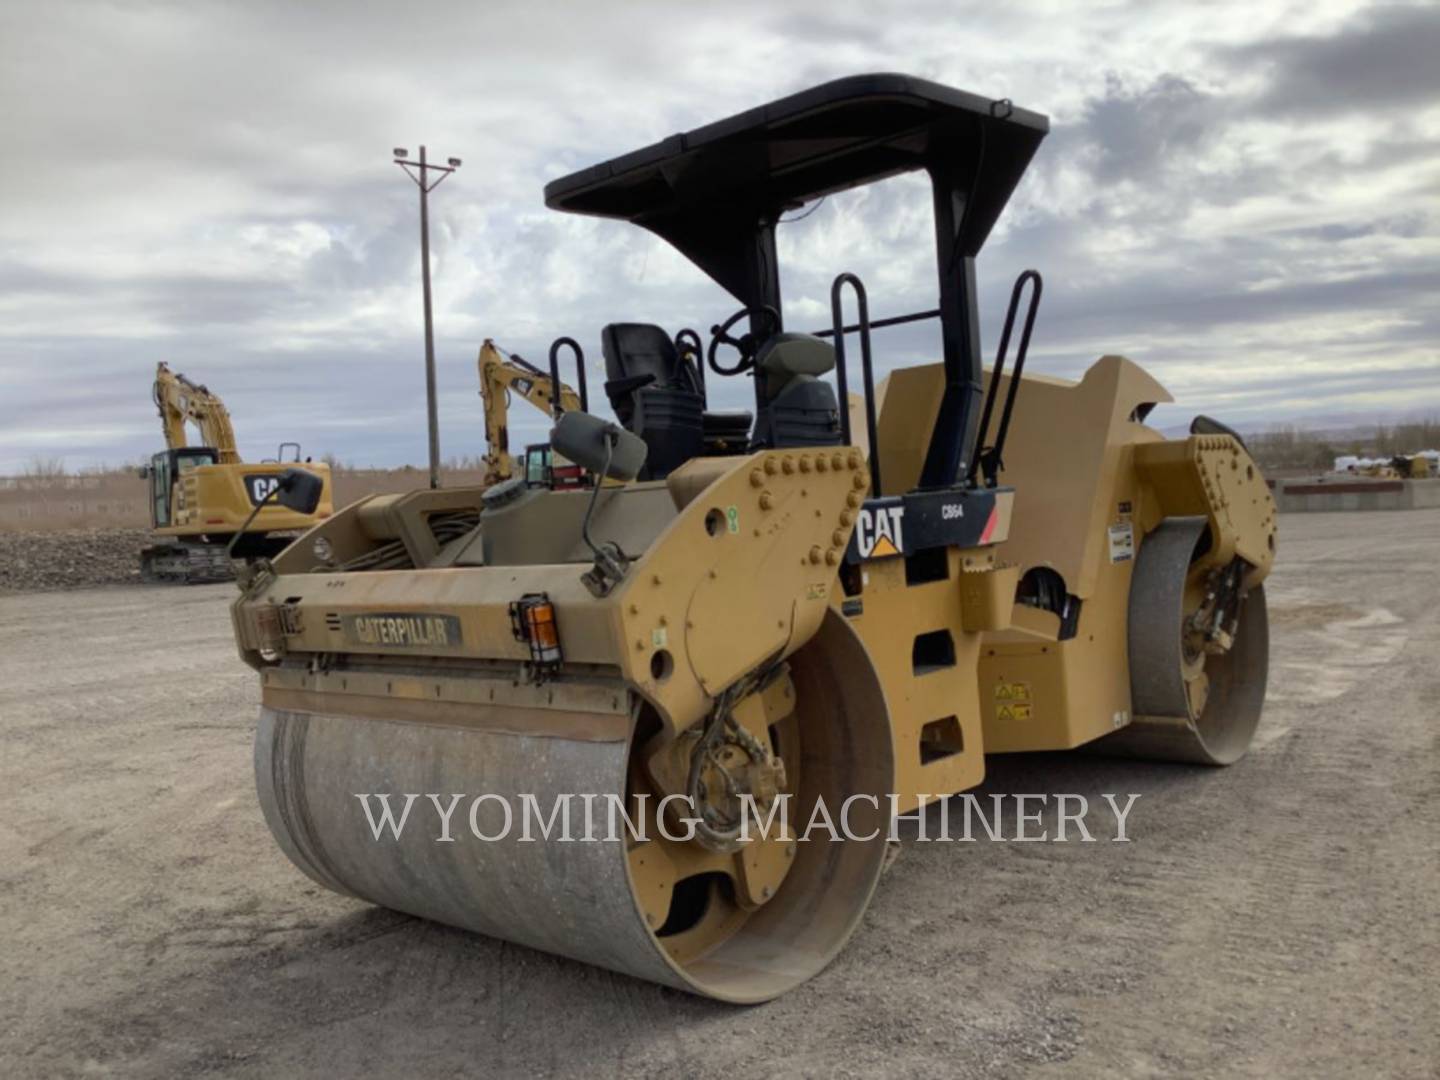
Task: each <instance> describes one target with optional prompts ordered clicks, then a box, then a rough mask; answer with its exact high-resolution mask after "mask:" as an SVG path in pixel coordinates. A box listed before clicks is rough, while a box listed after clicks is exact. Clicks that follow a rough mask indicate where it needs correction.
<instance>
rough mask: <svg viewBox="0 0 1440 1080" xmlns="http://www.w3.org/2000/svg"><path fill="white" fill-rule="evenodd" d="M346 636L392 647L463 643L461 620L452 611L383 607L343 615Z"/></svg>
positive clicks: (355, 642)
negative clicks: (437, 611)
mask: <svg viewBox="0 0 1440 1080" xmlns="http://www.w3.org/2000/svg"><path fill="white" fill-rule="evenodd" d="M342 625H343V627H344V630H345V640H346V641H348V642H349V643H350V644H351V645H372V646H373V645H379V646H382V647H385V648H394V649H436V648H440V649H449V648H455V647H456V646H459V645H463V644H464V637H463V635H462V634H461V631H460V620H459V619H457V618H456V617H455V616H454V615H431V614H429V613H426V612H406V611H385V612H371V613H367V614H365V615H346V616H345V617H344V619H343V620H342Z"/></svg>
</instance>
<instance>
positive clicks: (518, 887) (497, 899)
mask: <svg viewBox="0 0 1440 1080" xmlns="http://www.w3.org/2000/svg"><path fill="white" fill-rule="evenodd" d="M790 673H791V677H792V679H793V683H794V688H795V697H796V707H795V717H796V730H797V731H798V738H799V743H800V746H799V748H798V753H796V754H795V756H796V757H797V758H798V761H797V762H796V764H797V765H798V767H797V768H796V770H795V772H796V774H797V776H798V781H797V786H798V790H797V791H796V792H795V796H794V803H793V809H792V814H791V820H792V822H800V823H801V825H802V827H803V824H804V822H806V821H808V820H809V814H810V809H811V808H812V807H813V805H814V802H815V800H816V799H819V798H823V799H824V800H825V801H826V803H827V805H828V806H829V807H830V809H831V810H832V813H833V812H834V811H835V809H836V808H838V807H840V805H841V804H842V803H843V802H844V800H845V799H846V798H847V797H849V796H851V795H855V794H865V795H873V796H875V797H876V799H877V800H878V803H879V806H880V807H881V808H884V807H886V805H887V804H886V802H885V795H886V793H887V792H888V791H889V790H890V787H891V784H892V778H893V771H894V769H893V762H892V759H891V751H890V736H889V731H888V726H887V724H888V721H887V714H886V709H885V701H884V697H883V694H882V692H881V689H880V685H879V681H878V677H877V676H876V675H875V672H874V669H873V667H872V666H871V663H870V660H869V657H868V655H867V654H866V652H865V649H864V646H863V645H862V644H861V643H860V641H859V639H858V638H857V637H856V635H855V634H854V632H853V631H852V630H851V629H850V627H849V626H848V625H846V624H845V622H844V620H842V619H840V618H838V617H837V616H835V615H834V614H833V613H832V614H831V615H830V616H828V617H827V619H826V621H825V623H824V625H823V626H822V628H821V630H820V632H819V634H817V635H816V637H815V638H814V639H813V640H812V641H811V642H810V643H809V644H808V645H807V646H806V647H805V648H804V649H802V650H801V651H800V652H799V653H797V654H796V655H795V656H793V657H792V658H791V659H790ZM522 711H523V710H522ZM515 719H516V723H515V725H514V726H513V729H512V730H510V731H499V730H491V729H485V730H481V729H478V728H459V727H443V726H431V725H428V724H421V723H416V722H413V721H398V720H379V719H371V718H361V717H357V716H347V715H337V714H330V713H298V712H287V711H278V710H274V709H271V708H268V707H267V708H262V710H261V715H260V723H259V728H258V730H257V732H256V740H255V771H256V784H257V788H258V792H259V797H260V804H261V807H262V809H263V811H264V814H265V820H266V822H267V824H268V825H269V826H270V830H271V832H272V833H273V834H274V836H275V838H276V840H277V841H278V843H279V845H280V847H281V848H282V849H283V850H284V852H285V854H286V855H287V856H288V857H289V858H290V860H291V861H292V862H294V863H295V865H296V866H298V867H299V868H300V869H301V870H303V871H304V872H305V873H306V874H308V875H309V876H310V877H311V878H313V879H314V880H315V881H317V882H319V883H320V884H322V885H324V886H326V887H327V888H330V889H333V890H334V891H336V892H339V893H343V894H345V895H349V896H353V897H356V898H359V899H362V900H367V901H369V902H371V903H374V904H379V905H381V906H384V907H388V908H393V909H395V910H397V911H403V912H407V913H409V914H412V915H417V916H421V917H423V918H428V919H434V920H436V921H438V922H443V923H447V924H450V925H453V926H458V927H463V928H466V929H470V930H475V931H478V932H480V933H483V934H488V935H490V936H492V937H497V938H502V939H504V940H506V941H512V942H516V943H519V944H522V945H528V946H530V947H532V948H536V949H541V950H544V951H546V952H550V953H556V954H559V955H561V956H567V957H571V958H573V959H575V960H580V961H584V962H585V963H589V964H595V965H598V966H600V967H604V968H609V969H611V970H613V971H619V972H624V973H627V974H630V975H634V976H637V977H639V978H642V979H648V980H650V981H652V982H657V983H662V984H664V985H667V986H672V987H675V988H677V989H681V990H687V991H690V992H691V993H695V994H700V995H703V996H706V997H712V998H716V999H719V1000H722V1001H729V1002H735V1003H754V1002H760V1001H765V1000H768V999H770V998H773V997H775V996H776V995H778V994H781V993H783V992H784V991H786V990H788V989H790V988H792V987H794V986H796V985H798V984H799V983H801V982H803V981H804V980H806V979H808V978H810V977H811V976H812V975H814V974H816V973H817V972H819V971H820V970H821V969H822V968H824V967H825V965H826V964H827V963H829V961H830V959H831V958H832V957H833V956H834V955H835V954H836V953H837V952H838V951H839V950H840V948H841V947H842V946H843V945H844V944H845V942H846V940H847V939H848V938H849V936H850V934H851V933H852V932H853V930H854V928H855V927H856V925H857V924H858V923H859V920H860V918H861V916H862V914H863V913H864V910H865V908H866V906H867V905H868V903H869V900H870V896H871V894H872V893H873V891H874V889H875V885H876V882H877V881H878V879H879V876H880V872H881V869H882V864H883V860H884V856H885V847H886V845H885V830H884V828H883V824H881V823H880V821H879V811H877V813H876V818H875V820H874V821H871V822H869V825H868V827H875V826H877V825H878V826H879V836H878V837H877V838H876V839H874V840H869V841H852V840H841V841H838V842H831V841H830V840H829V839H828V838H824V837H820V836H817V837H815V838H813V839H812V840H810V841H808V842H800V843H798V844H796V845H795V848H796V851H795V853H794V855H793V864H792V865H791V866H790V867H789V870H788V873H787V874H786V875H785V877H784V879H783V881H781V883H780V885H779V887H778V889H776V890H775V891H774V894H773V896H772V897H770V898H768V900H767V901H766V902H764V903H763V904H761V905H760V906H758V907H756V908H754V910H743V911H738V909H737V913H736V914H735V915H734V917H732V918H729V919H728V920H727V923H726V925H727V928H728V929H727V936H724V937H723V938H719V939H717V940H716V941H715V942H714V943H713V944H710V945H708V946H707V948H705V949H704V950H703V951H700V952H698V954H697V953H695V952H694V950H693V949H691V950H684V951H678V952H677V951H676V950H674V949H673V948H671V947H668V946H667V942H666V939H665V938H664V937H662V936H660V934H657V932H656V929H655V928H654V927H653V926H652V925H651V923H650V922H647V918H646V913H645V910H644V908H643V906H642V905H641V904H640V903H639V902H638V900H637V897H636V887H635V875H633V874H632V859H633V858H634V857H635V851H636V849H643V848H644V847H645V843H641V844H638V845H635V844H627V842H626V840H625V839H624V834H623V831H622V833H621V839H619V840H614V841H612V840H608V839H602V840H600V841H598V842H581V841H579V840H578V839H577V840H576V841H573V842H568V843H567V842H562V841H560V840H559V838H558V835H557V833H558V830H557V832H552V834H551V838H550V839H548V840H547V839H541V838H539V836H538V834H536V833H533V832H532V835H535V836H536V839H534V840H532V841H530V842H526V841H524V840H522V839H521V838H520V835H521V829H520V820H519V815H520V811H521V797H522V796H523V795H526V794H530V795H533V796H534V797H535V800H536V802H537V803H538V805H539V807H540V808H541V810H542V812H543V813H545V814H546V815H547V816H548V814H549V812H550V809H551V807H552V806H553V805H554V802H555V798H556V796H558V795H568V796H572V800H571V805H572V821H577V820H578V818H577V815H578V812H579V809H580V798H579V797H580V796H583V795H584V794H585V793H594V794H596V795H600V796H606V795H609V794H615V795H622V794H624V793H625V791H626V783H627V775H628V774H629V770H630V769H631V767H632V765H633V762H632V760H631V755H632V746H631V740H632V739H633V738H634V735H635V732H634V730H633V729H634V725H633V724H632V725H631V728H632V730H631V732H630V736H629V737H627V738H624V739H620V740H612V741H600V740H597V741H585V740H583V739H578V738H562V737H551V736H536V735H525V734H518V732H521V731H524V730H525V719H526V718H525V717H524V716H523V715H518V716H517V717H516V718H515ZM381 793H389V794H390V802H391V805H392V807H393V808H394V810H395V811H396V813H397V814H398V812H399V810H400V808H401V806H402V805H403V802H404V796H405V794H407V793H418V794H419V795H420V798H419V799H417V800H416V801H415V803H414V805H413V807H412V810H411V814H412V815H413V816H414V817H415V819H416V820H411V821H409V822H407V824H406V826H405V828H404V829H403V830H402V831H401V835H400V838H399V839H394V838H393V837H392V835H391V834H390V832H389V831H386V832H384V833H382V835H381V838H380V839H379V840H376V839H375V837H374V835H373V833H372V831H371V828H370V826H369V824H368V822H367V819H366V817H365V814H364V810H363V807H362V806H361V803H360V800H358V799H357V798H356V795H357V794H371V795H378V794H381ZM428 793H435V794H436V795H438V796H439V797H440V800H441V803H442V805H445V804H447V803H448V802H449V797H450V795H451V794H452V793H463V795H464V798H462V799H461V800H460V802H459V804H458V806H457V808H456V810H455V812H454V816H453V817H452V819H451V823H450V824H451V828H450V833H451V836H452V837H454V841H453V842H450V843H445V842H437V840H436V837H437V836H438V835H439V832H440V829H439V819H438V817H437V815H436V814H435V812H434V808H433V806H431V804H430V802H429V800H428V799H426V798H425V796H426V794H428ZM481 794H486V795H494V796H499V797H500V798H499V799H487V800H485V801H484V802H482V803H481V804H479V809H477V810H476V822H477V824H478V825H479V828H480V831H481V832H483V833H485V834H487V835H492V836H493V835H496V834H499V833H500V832H502V831H503V825H504V820H503V819H504V812H503V809H502V804H501V800H503V801H504V803H507V804H508V805H509V806H511V807H512V808H513V813H514V815H515V817H514V820H513V827H512V828H511V829H510V831H509V834H508V835H507V836H506V837H505V838H503V839H499V840H494V841H482V840H479V839H477V838H476V837H475V836H474V835H473V834H472V832H471V829H470V818H469V814H470V808H471V806H472V803H473V800H474V799H475V797H476V796H478V795H481ZM372 803H373V800H372ZM374 805H376V806H378V804H374ZM595 805H596V806H597V807H603V806H604V805H605V802H604V799H603V798H602V799H597V800H596V801H595ZM863 805H865V804H862V806H863ZM857 820H858V818H857ZM573 827H574V829H575V835H577V837H578V836H579V835H581V831H580V826H579V825H578V824H576V825H574V826H573ZM855 831H856V832H857V833H858V832H860V830H859V829H858V828H857V829H856V830H855ZM601 833H602V834H603V829H602V830H601ZM653 842H654V841H649V843H653ZM627 848H629V849H630V850H627ZM653 919H654V915H653V912H652V913H651V920H652V921H653ZM662 929H663V928H662Z"/></svg>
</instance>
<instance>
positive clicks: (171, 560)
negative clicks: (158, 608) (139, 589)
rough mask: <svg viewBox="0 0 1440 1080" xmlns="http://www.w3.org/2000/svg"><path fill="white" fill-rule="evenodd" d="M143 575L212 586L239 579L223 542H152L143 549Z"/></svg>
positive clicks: (150, 579)
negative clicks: (236, 577)
mask: <svg viewBox="0 0 1440 1080" xmlns="http://www.w3.org/2000/svg"><path fill="white" fill-rule="evenodd" d="M140 577H141V579H142V580H144V581H147V582H154V583H156V584H161V583H163V584H172V585H209V584H215V583H217V582H222V581H233V580H235V567H234V565H233V564H232V563H231V561H230V559H229V557H228V556H227V555H226V553H225V547H224V545H222V544H185V543H171V544H152V545H151V546H149V547H147V548H145V549H143V550H142V551H141V552H140Z"/></svg>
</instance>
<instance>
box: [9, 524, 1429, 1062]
mask: <svg viewBox="0 0 1440 1080" xmlns="http://www.w3.org/2000/svg"><path fill="white" fill-rule="evenodd" d="M1281 528H1282V541H1283V549H1282V555H1281V561H1280V563H1279V566H1278V567H1277V569H1276V571H1275V574H1274V576H1273V577H1272V578H1271V584H1270V586H1269V596H1270V605H1271V612H1272V633H1273V651H1272V666H1271V692H1270V697H1269V703H1268V705H1267V707H1266V711H1265V717H1264V720H1263V722H1262V726H1261V731H1260V734H1259V737H1258V739H1257V743H1256V746H1255V748H1254V750H1253V751H1252V753H1251V754H1250V756H1249V757H1248V758H1246V759H1245V760H1244V761H1242V762H1241V763H1240V764H1238V765H1236V766H1235V767H1233V768H1230V769H1226V770H1218V771H1217V770H1204V769H1196V768H1189V767H1179V766H1167V765H1158V764H1147V763H1136V762H1127V761H1115V760H1106V759H1101V758H1096V757H1090V756H1085V755H1060V754H1054V755H1041V756H1033V757H1025V758H1020V757H1015V758H996V759H992V760H991V762H990V773H989V778H988V780H987V781H986V783H985V785H984V788H983V789H982V790H981V795H982V796H983V795H986V794H994V793H1061V792H1067V793H1077V794H1083V795H1086V796H1087V797H1088V798H1089V799H1090V801H1091V802H1092V803H1094V804H1099V805H1100V806H1101V807H1102V808H1103V804H1101V801H1100V796H1101V795H1102V794H1103V793H1107V792H1108V793H1116V794H1120V795H1122V796H1123V795H1124V794H1126V793H1138V794H1139V795H1140V799H1139V800H1138V802H1137V803H1136V804H1135V807H1134V809H1133V810H1132V811H1131V814H1130V817H1129V820H1128V822H1127V827H1128V832H1129V834H1130V836H1131V838H1132V840H1131V842H1129V843H1115V842H1112V841H1111V840H1110V839H1108V838H1109V837H1111V836H1113V835H1114V827H1113V819H1112V818H1111V817H1110V816H1109V815H1108V812H1107V813H1101V812H1097V811H1092V819H1093V821H1092V831H1094V832H1095V833H1096V834H1097V836H1098V837H1099V840H1098V841H1097V842H1095V843H1089V844H1086V843H1077V842H1070V843H1013V842H1007V843H992V842H986V841H983V840H982V841H981V842H976V843H961V842H956V843H934V842H931V843H921V842H918V841H916V840H914V839H913V834H914V828H913V826H912V827H911V828H910V830H909V831H910V832H911V834H912V839H911V840H909V841H908V842H907V843H906V844H905V845H904V850H903V852H902V854H901V855H900V857H899V859H898V861H897V862H896V863H895V864H894V866H893V867H892V868H891V870H890V871H889V872H888V873H887V875H886V876H885V878H884V880H883V881H882V882H881V885H880V888H879V891H878V892H877V894H876V896H875V899H874V902H873V904H872V905H871V907H870V910H869V913H868V914H867V916H866V917H865V919H864V922H863V924H862V926H861V927H860V929H859V931H858V933H857V934H856V936H855V938H854V940H853V941H852V942H851V943H850V945H849V947H848V948H847V949H846V950H845V952H844V953H843V954H842V955H841V956H840V958H839V959H838V960H837V961H836V962H835V963H834V964H833V965H832V966H831V967H830V968H829V969H828V970H827V971H825V972H824V973H823V974H821V975H820V976H819V977H817V978H815V979H814V980H812V981H811V982H809V983H808V984H806V985H805V986H803V987H801V988H800V989H799V990H797V991H795V992H793V993H791V994H789V995H788V996H786V997H784V998H782V999H780V1000H779V1001H777V1002H774V1003H772V1004H769V1005H765V1006H761V1007H758V1008H750V1009H743V1008H733V1007H729V1006H723V1005H718V1004H715V1003H711V1002H707V1001H703V1000H699V999H696V998H693V997H689V996H687V995H685V994H682V993H677V992H674V991H670V990H664V989H660V988H658V987H655V986H651V985H649V984H646V983H642V982H638V981H636V980H633V979H630V978H627V977H624V976H619V975H613V974H610V973H608V972H604V971H600V970H597V969H594V968H589V967H586V966H583V965H580V964H577V963H574V962H572V961H567V960H563V959H557V958H554V957H551V956H547V955H543V954H540V953H536V952H532V951H530V950H528V949H525V948H521V947H518V946H514V945H507V944H504V943H501V942H499V941H493V940H489V939H486V938H482V937H478V936H475V935H472V934H468V933H464V932H461V931H457V930H451V929H448V928H446V927H443V926H438V925H434V924H431V923H427V922H423V921H420V920H417V919H413V918H409V917H407V916H403V915H398V914H395V913H392V912H389V911H383V910H379V909H375V908H371V907H367V906H365V905H363V904H360V903H357V902H355V901H351V900H347V899H344V898H342V897H339V896H336V895H333V894H330V893H328V892H326V891H324V890H322V889H320V888H318V887H317V886H315V885H313V884H312V883H311V882H310V881H309V880H308V879H306V878H304V877H302V876H301V875H300V874H299V873H298V872H297V871H296V870H294V869H293V868H292V867H291V866H290V864H289V863H288V862H287V861H286V860H285V859H284V857H283V856H282V855H281V854H280V852H279V851H278V849H276V847H275V846H274V844H273V843H272V842H271V839H270V836H269V833H268V832H267V831H266V828H265V825H264V823H263V821H262V820H261V817H260V813H259V810H258V807H257V805H256V801H255V795H254V792H253V788H252V782H251V747H250V740H251V733H252V730H253V727H254V723H255V716H256V710H257V688H256V681H255V678H254V677H253V675H252V673H251V672H250V671H249V670H248V669H246V668H244V667H242V666H241V664H240V662H239V660H238V659H237V658H236V656H235V653H234V650H233V647H232V644H231V637H230V627H229V622H228V618H227V612H226V607H225V605H226V602H227V600H228V599H229V598H230V596H231V595H232V589H231V587H229V586H207V587H203V588H189V589H186V588H177V587H169V588H167V587H144V586H134V587H117V588H110V589H99V590H90V591H83V592H64V593H35V594H28V595H12V596H4V597H0V732H3V740H4V741H3V746H4V752H3V754H0V785H3V787H0V790H3V796H0V799H3V803H0V806H3V814H0V931H3V940H4V946H3V950H0V1076H5V1077H30V1076H57V1075H58V1076H67V1075H93V1074H118V1075H135V1076H201V1075H208V1074H221V1075H233V1076H253V1077H277V1076H285V1077H290V1076H326V1077H328V1076H427V1075H446V1076H449V1075H459V1074H474V1075H491V1076H510V1075H522V1076H523V1075H534V1076H543V1075H555V1074H569V1075H587V1076H590V1075H601V1076H626V1077H629V1076H702V1077H724V1078H726V1080H734V1078H736V1077H749V1076H767V1077H768V1076H867V1075H879V1074H886V1075H895V1076H915V1077H922V1076H923V1077H929V1076H934V1075H956V1076H980V1077H1005V1076H1036V1077H1047V1076H1053V1077H1060V1076H1064V1077H1076V1076H1080V1077H1088V1076H1096V1077H1099V1076H1107V1077H1108V1076H1147V1077H1148V1076H1176V1077H1196V1076H1200V1077H1205V1076H1215V1077H1220V1076H1225V1077H1229V1076H1248V1077H1270V1076H1295V1077H1329V1076H1333V1077H1349V1076H1353V1075H1363V1076H1407V1077H1434V1076H1436V1075H1437V1071H1440V1023H1437V1017H1440V855H1437V850H1440V845H1437V840H1440V745H1437V742H1440V739H1437V735H1440V717H1437V715H1436V712H1437V709H1436V704H1437V702H1440V604H1437V602H1436V598H1437V596H1440V559H1437V545H1436V542H1435V538H1436V537H1437V536H1440V511H1437V512H1432V511H1415V512H1409V513H1390V514H1380V513H1377V514H1348V515H1346V514H1313V515H1312V514H1306V515H1297V516H1293V517H1285V518H1282V521H1281ZM953 803H954V801H953V800H952V805H953ZM1053 818H1054V811H1053V809H1052V810H1050V811H1048V812H1047V819H1046V825H1048V826H1051V827H1052V828H1053V825H1054V820H1053ZM1009 831H1010V830H1008V829H1007V833H1008V832H1009Z"/></svg>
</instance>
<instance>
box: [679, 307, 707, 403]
mask: <svg viewBox="0 0 1440 1080" xmlns="http://www.w3.org/2000/svg"><path fill="white" fill-rule="evenodd" d="M691 341H693V342H694V343H695V345H694V347H693V348H692V349H691V350H690V351H691V353H692V354H693V355H694V357H695V374H696V377H697V378H698V379H699V380H700V385H699V386H697V387H696V389H697V390H699V391H700V407H701V408H706V407H708V405H709V401H710V399H709V397H708V396H707V395H706V393H705V343H704V342H703V341H701V340H700V333H699V331H697V330H691V329H690V327H688V326H687V327H685V328H684V329H683V330H681V331H680V332H679V333H677V334H676V335H675V351H676V352H677V353H679V355H680V358H681V359H682V360H683V359H684V357H685V349H684V346H685V345H686V344H687V343H689V342H691Z"/></svg>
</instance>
